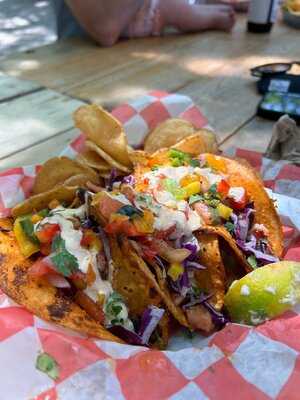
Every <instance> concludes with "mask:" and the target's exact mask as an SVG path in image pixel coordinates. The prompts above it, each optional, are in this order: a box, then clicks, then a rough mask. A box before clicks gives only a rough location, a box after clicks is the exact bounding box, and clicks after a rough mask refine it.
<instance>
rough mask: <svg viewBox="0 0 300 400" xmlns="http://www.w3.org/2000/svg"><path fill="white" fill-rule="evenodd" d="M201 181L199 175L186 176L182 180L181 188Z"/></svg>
mask: <svg viewBox="0 0 300 400" xmlns="http://www.w3.org/2000/svg"><path fill="white" fill-rule="evenodd" d="M199 180H200V178H199V176H198V175H195V174H189V175H186V176H184V177H183V178H181V180H180V186H182V187H184V186H187V185H189V184H190V183H193V182H199Z"/></svg>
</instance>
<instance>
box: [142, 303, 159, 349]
mask: <svg viewBox="0 0 300 400" xmlns="http://www.w3.org/2000/svg"><path fill="white" fill-rule="evenodd" d="M164 312H165V310H163V309H162V308H158V307H155V306H149V307H148V308H147V309H146V310H145V311H144V313H143V315H142V319H141V324H140V329H139V332H138V335H139V336H140V337H141V340H142V344H148V342H149V339H150V337H151V335H152V333H153V332H154V330H155V329H156V327H157V325H158V323H159V321H160V320H161V319H162V317H163V315H164Z"/></svg>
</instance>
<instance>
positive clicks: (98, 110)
mask: <svg viewBox="0 0 300 400" xmlns="http://www.w3.org/2000/svg"><path fill="white" fill-rule="evenodd" d="M73 117H74V122H75V126H76V127H77V128H79V129H80V130H81V131H82V132H83V133H84V134H85V135H86V136H87V138H88V139H89V140H90V141H92V142H93V143H94V144H95V145H96V146H97V147H98V148H100V149H101V150H102V152H104V153H105V154H107V155H109V156H110V158H111V159H113V160H115V161H116V162H117V163H119V164H121V165H123V166H125V167H130V166H131V162H130V159H129V156H128V149H127V138H126V135H125V133H124V130H123V127H122V125H121V124H120V122H119V121H118V120H117V119H115V118H114V117H113V116H112V115H111V114H109V113H108V112H107V111H105V110H104V109H103V108H102V107H100V106H98V105H96V104H92V105H86V106H82V107H80V108H79V109H78V110H76V111H75V113H74V115H73ZM100 156H101V154H100ZM101 157H102V156H101ZM103 158H104V157H103Z"/></svg>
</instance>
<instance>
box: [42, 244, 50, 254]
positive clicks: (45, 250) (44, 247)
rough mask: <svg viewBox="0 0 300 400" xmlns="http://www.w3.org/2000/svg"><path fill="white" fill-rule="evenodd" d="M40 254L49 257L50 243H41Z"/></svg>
mask: <svg viewBox="0 0 300 400" xmlns="http://www.w3.org/2000/svg"><path fill="white" fill-rule="evenodd" d="M40 252H41V253H42V254H43V255H44V256H49V254H50V253H51V243H41V245H40Z"/></svg>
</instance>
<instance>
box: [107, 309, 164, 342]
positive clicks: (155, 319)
mask: <svg viewBox="0 0 300 400" xmlns="http://www.w3.org/2000/svg"><path fill="white" fill-rule="evenodd" d="M164 313H165V310H164V309H162V308H158V307H155V306H149V307H147V308H146V310H145V311H144V312H143V315H142V317H141V320H140V327H139V330H138V333H135V332H133V331H130V330H129V329H126V328H124V326H122V325H114V326H112V327H110V328H109V329H108V330H109V331H110V332H111V333H113V334H114V335H116V336H118V337H119V338H120V339H123V340H124V341H125V342H126V343H128V344H135V345H140V346H141V345H148V344H149V340H150V337H151V335H152V333H153V332H154V331H155V329H156V327H157V325H158V324H159V322H160V320H161V319H162V317H163V315H164Z"/></svg>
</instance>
